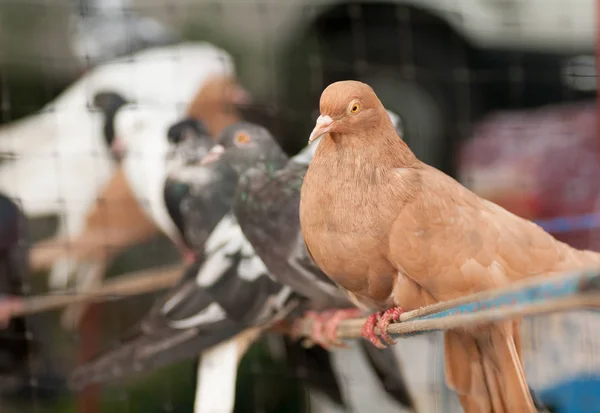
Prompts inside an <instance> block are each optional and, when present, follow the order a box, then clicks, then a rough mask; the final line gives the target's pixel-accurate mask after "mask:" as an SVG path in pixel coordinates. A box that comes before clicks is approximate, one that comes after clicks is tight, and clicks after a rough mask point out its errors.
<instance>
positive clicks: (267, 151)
mask: <svg viewBox="0 0 600 413" xmlns="http://www.w3.org/2000/svg"><path fill="white" fill-rule="evenodd" d="M217 160H222V161H223V162H227V163H228V164H229V165H230V166H231V167H233V168H234V169H235V170H236V171H237V172H238V173H240V174H241V173H243V172H244V171H246V170H247V169H248V168H250V167H252V166H254V165H256V164H257V163H261V162H264V163H273V164H276V166H277V167H280V166H281V165H283V164H285V162H286V161H287V156H286V154H285V153H284V152H283V150H282V149H281V147H280V146H279V144H278V143H277V141H275V138H273V136H272V135H271V134H270V133H269V131H268V130H267V129H265V128H263V127H262V126H258V125H255V124H252V123H248V122H238V123H236V124H233V125H230V126H228V127H227V128H225V129H224V130H223V133H221V135H220V136H219V139H218V140H217V144H216V145H214V146H213V147H212V148H211V150H210V151H209V152H208V154H207V155H206V156H205V157H204V159H203V160H202V164H203V165H206V164H209V163H212V162H215V161H217Z"/></svg>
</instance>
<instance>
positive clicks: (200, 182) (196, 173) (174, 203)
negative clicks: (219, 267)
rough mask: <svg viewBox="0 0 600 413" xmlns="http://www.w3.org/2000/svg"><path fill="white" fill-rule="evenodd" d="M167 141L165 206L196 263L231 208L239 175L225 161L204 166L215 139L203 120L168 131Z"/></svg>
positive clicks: (185, 120)
mask: <svg viewBox="0 0 600 413" xmlns="http://www.w3.org/2000/svg"><path fill="white" fill-rule="evenodd" d="M233 130H235V129H232V130H230V133H231V132H232V131H233ZM230 133H224V134H223V136H222V139H228V136H229V135H230ZM167 138H168V141H169V142H170V143H171V150H170V151H169V152H168V154H167V161H166V169H167V177H166V180H165V182H164V188H163V198H164V204H165V207H166V209H167V212H168V214H169V217H170V218H171V221H172V222H173V224H174V225H175V227H176V228H177V230H178V233H179V234H178V235H179V238H178V239H181V241H182V243H183V244H184V246H185V249H186V251H187V254H191V255H192V261H193V260H195V259H197V258H201V256H202V254H203V251H204V244H205V243H206V240H207V239H208V237H209V235H210V233H211V232H212V230H213V229H214V228H215V226H216V225H217V223H218V222H219V220H220V219H221V218H223V216H224V215H225V213H226V212H227V211H228V210H229V209H230V207H231V204H232V202H233V201H232V200H233V195H234V193H235V187H236V184H237V180H238V177H239V174H238V172H237V171H236V170H235V169H234V168H233V167H232V166H231V165H230V163H229V162H226V161H224V162H215V163H211V164H208V165H205V164H203V163H202V160H203V159H204V157H205V156H206V155H207V153H208V151H209V150H210V148H211V147H212V146H213V140H212V138H211V136H210V135H209V132H208V131H207V129H206V127H205V126H204V124H203V123H202V122H201V121H199V120H196V119H192V118H186V119H183V120H181V121H179V122H177V123H176V124H174V125H172V126H171V127H170V128H169V130H168V132H167ZM188 257H189V255H188ZM188 259H189V258H188Z"/></svg>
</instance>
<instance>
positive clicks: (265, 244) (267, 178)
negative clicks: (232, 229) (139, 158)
mask: <svg viewBox="0 0 600 413" xmlns="http://www.w3.org/2000/svg"><path fill="white" fill-rule="evenodd" d="M316 146H317V145H316V144H313V145H310V146H308V147H306V148H305V149H304V150H303V151H301V152H300V153H299V154H298V155H296V156H295V157H293V158H291V159H290V160H289V162H288V163H287V164H286V166H285V167H284V168H282V169H279V170H276V169H275V168H273V167H272V166H271V165H269V164H265V163H262V164H257V165H256V166H255V167H253V168H250V169H249V170H248V171H247V172H246V173H245V174H243V175H242V177H241V178H240V181H239V184H238V189H237V193H236V200H235V202H234V207H233V209H234V212H235V214H236V217H237V219H238V222H239V225H240V227H241V229H242V231H243V233H244V235H245V236H246V238H247V239H248V240H249V241H250V243H251V244H252V246H253V248H254V250H255V251H256V253H257V254H258V256H259V257H260V258H261V259H262V260H263V262H264V264H265V265H266V267H267V268H268V269H269V271H270V272H271V274H273V275H274V277H275V278H276V279H277V280H278V281H279V282H281V283H282V284H283V285H286V286H289V287H291V288H292V290H293V291H294V292H296V293H297V294H299V295H301V296H302V297H304V298H305V299H307V300H308V301H309V302H310V305H309V307H310V308H311V309H313V310H316V309H325V308H335V307H342V308H344V307H346V308H347V307H350V306H351V303H350V302H349V301H348V299H347V297H346V295H345V294H344V293H343V292H342V291H341V290H340V289H339V288H338V287H337V286H336V285H335V284H334V283H333V282H331V281H330V280H329V279H328V277H327V276H326V275H325V274H324V273H323V272H322V271H321V270H320V269H319V268H318V267H317V266H316V264H315V263H314V262H313V261H312V259H311V257H310V255H309V254H308V251H307V250H306V246H305V244H304V239H303V238H302V233H301V231H300V220H299V209H298V208H299V203H300V189H301V187H302V181H303V179H304V175H305V174H306V170H307V168H308V165H309V163H310V161H311V160H312V157H313V155H314V151H315V147H316ZM288 347H289V344H288ZM293 350H296V351H297V350H298V349H293V348H289V350H288V351H293ZM351 350H352V351H354V352H355V353H356V357H366V358H367V364H368V365H369V366H370V367H371V368H372V370H373V371H374V372H375V374H376V375H377V377H378V378H379V380H380V382H381V383H382V384H383V386H384V388H385V390H386V392H387V393H388V394H389V395H390V396H392V397H393V398H394V399H395V400H396V401H397V402H399V403H400V404H402V405H403V406H404V407H406V408H409V409H414V404H413V401H412V398H411V396H410V394H409V391H408V388H407V386H406V383H405V381H404V379H403V377H402V374H401V369H400V365H399V363H398V361H397V360H396V357H395V355H394V353H393V349H385V350H384V351H381V350H379V349H375V348H373V346H369V345H368V343H367V342H365V341H363V340H361V341H359V343H358V347H354V348H352V349H351ZM332 356H333V357H336V354H335V351H334V352H332ZM290 362H292V363H293V362H294V357H291V358H290ZM342 366H343V365H342ZM342 366H340V367H342ZM295 367H296V368H302V367H303V366H301V365H297V366H295ZM342 369H343V367H342ZM338 373H339V374H342V372H338Z"/></svg>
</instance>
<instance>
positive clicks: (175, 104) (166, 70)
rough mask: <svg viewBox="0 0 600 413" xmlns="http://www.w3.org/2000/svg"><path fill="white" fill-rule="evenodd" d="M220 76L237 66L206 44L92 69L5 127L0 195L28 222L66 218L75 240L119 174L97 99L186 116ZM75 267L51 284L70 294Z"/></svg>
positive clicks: (59, 267)
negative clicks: (108, 95)
mask: <svg viewBox="0 0 600 413" xmlns="http://www.w3.org/2000/svg"><path fill="white" fill-rule="evenodd" d="M216 74H223V75H227V74H229V75H234V64H233V59H232V58H231V56H230V55H229V53H227V52H226V51H224V50H222V49H219V48H217V47H215V46H213V45H211V44H209V43H205V42H197V43H195V42H188V43H182V44H179V45H174V46H166V47H159V48H153V49H148V50H145V51H142V52H139V53H137V54H135V55H134V56H131V57H128V58H120V59H116V60H114V61H112V62H110V63H107V64H103V65H100V66H98V67H96V68H94V69H92V70H90V71H89V72H87V73H86V74H85V76H83V77H82V78H81V79H79V80H78V81H77V82H76V83H74V84H73V85H71V86H70V87H68V88H67V89H66V90H65V91H64V92H63V93H61V95H60V96H58V97H57V98H56V99H55V100H54V101H53V102H50V103H49V104H47V105H46V106H45V107H43V108H42V109H41V110H40V111H39V112H38V113H36V114H34V115H31V116H28V117H26V118H24V119H22V120H19V121H16V122H14V123H12V124H9V125H7V126H5V127H3V128H0V153H10V154H12V157H11V160H9V161H6V162H3V163H2V164H0V191H1V192H3V193H5V194H7V195H8V196H9V197H11V198H16V199H18V200H19V201H20V204H21V205H22V207H23V209H24V211H25V213H26V215H27V216H29V217H39V216H44V215H48V214H60V223H59V233H60V234H61V235H67V236H70V237H74V236H77V235H78V234H79V233H80V232H81V231H82V230H83V226H84V222H85V217H86V214H87V211H88V210H89V208H90V207H91V206H92V205H93V203H94V201H95V200H96V196H97V195H98V194H99V192H100V190H101V189H102V187H103V185H104V184H105V183H106V182H107V181H108V179H109V178H110V176H111V174H112V172H113V171H114V168H115V165H114V161H113V159H112V158H111V156H110V152H109V148H108V147H107V145H106V144H105V142H104V139H103V133H102V115H101V114H100V112H99V111H95V110H93V109H92V105H91V102H92V99H93V97H94V95H95V94H96V93H97V92H100V91H112V92H115V93H118V94H119V95H121V96H123V97H124V98H125V99H127V100H128V101H135V102H138V103H142V104H153V105H156V106H160V107H162V108H165V110H167V111H171V112H177V113H179V114H183V113H184V111H185V109H186V106H187V105H188V104H189V103H190V102H191V101H192V99H193V98H194V96H195V94H196V93H197V91H198V90H199V89H200V88H201V86H202V85H203V83H204V82H205V80H206V79H207V78H209V77H211V76H214V75H216ZM74 268H75V263H73V262H72V261H70V260H61V261H59V262H57V263H56V264H55V266H54V268H53V270H52V273H51V277H50V284H51V285H52V286H53V287H54V288H59V287H64V286H65V285H66V284H67V281H68V279H69V275H70V274H71V272H72V270H73V269H74Z"/></svg>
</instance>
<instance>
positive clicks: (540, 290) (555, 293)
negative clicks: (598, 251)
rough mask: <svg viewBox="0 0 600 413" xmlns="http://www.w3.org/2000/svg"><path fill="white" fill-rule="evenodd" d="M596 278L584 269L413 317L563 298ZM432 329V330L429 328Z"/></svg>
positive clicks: (407, 335)
mask: <svg viewBox="0 0 600 413" xmlns="http://www.w3.org/2000/svg"><path fill="white" fill-rule="evenodd" d="M594 280H596V281H597V282H598V285H600V274H599V273H598V271H586V272H583V273H575V274H574V275H573V276H572V277H569V278H567V279H561V280H557V281H553V282H552V281H549V282H545V283H543V284H538V285H533V286H527V287H524V288H523V289H522V290H519V291H511V292H506V293H502V294H500V295H498V296H497V297H493V298H489V299H486V300H481V301H476V302H471V303H466V304H461V305H458V306H456V307H453V308H449V309H447V310H443V311H440V312H438V313H435V314H429V315H426V316H421V317H417V318H414V319H412V320H410V321H416V320H430V319H435V318H443V317H447V316H451V315H457V314H463V313H475V312H477V311H479V310H487V309H492V308H499V307H505V306H508V305H511V306H518V305H525V304H534V303H536V302H540V301H546V300H549V299H556V298H564V297H568V296H572V295H578V294H579V293H580V292H581V286H582V284H584V283H585V284H587V283H589V282H591V281H594ZM431 331H433V330H431ZM431 331H417V332H411V333H406V334H400V335H398V334H393V335H394V336H396V337H409V336H415V335H419V334H423V333H428V332H431Z"/></svg>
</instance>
